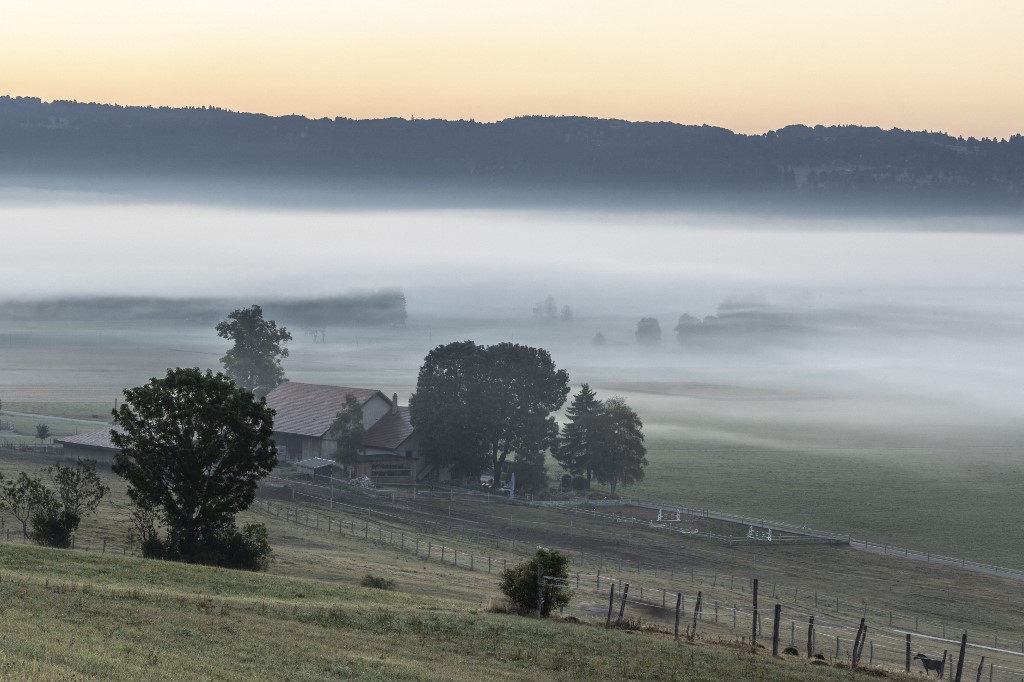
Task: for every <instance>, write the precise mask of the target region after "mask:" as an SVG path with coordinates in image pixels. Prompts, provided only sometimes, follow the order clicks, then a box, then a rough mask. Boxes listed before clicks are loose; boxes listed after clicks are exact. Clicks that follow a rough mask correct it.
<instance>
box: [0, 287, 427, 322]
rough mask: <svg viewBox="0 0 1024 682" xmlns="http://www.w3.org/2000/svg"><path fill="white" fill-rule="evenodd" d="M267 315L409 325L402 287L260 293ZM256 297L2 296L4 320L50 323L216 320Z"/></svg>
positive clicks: (297, 319)
mask: <svg viewBox="0 0 1024 682" xmlns="http://www.w3.org/2000/svg"><path fill="white" fill-rule="evenodd" d="M254 302H255V303H257V304H259V305H260V306H261V307H262V308H263V312H264V315H265V316H266V317H268V318H272V319H276V320H278V321H280V322H282V323H286V324H296V325H302V326H304V327H323V326H326V325H334V324H355V325H377V324H392V325H394V324H404V323H405V320H406V317H407V313H406V307H405V295H404V294H403V293H402V292H401V291H399V290H381V291H376V292H363V293H351V294H347V295H340V296H330V297H321V298H310V299H298V298H295V299H275V298H265V297H264V298H260V299H257V300H255V301H254ZM252 303H253V301H249V300H245V299H241V298H236V299H227V298H224V299H215V298H156V297H144V296H134V297H133V296H78V297H74V298H59V297H53V298H39V299H12V300H6V301H4V300H0V320H5V319H6V320H14V321H21V322H26V321H46V322H75V321H77V322H115V321H116V322H128V321H140V322H142V321H171V320H177V321H180V322H195V323H199V324H213V323H216V322H219V321H220V320H222V319H224V317H225V315H226V314H227V313H228V312H230V311H232V310H234V309H236V308H242V307H245V306H248V305H251V304H252Z"/></svg>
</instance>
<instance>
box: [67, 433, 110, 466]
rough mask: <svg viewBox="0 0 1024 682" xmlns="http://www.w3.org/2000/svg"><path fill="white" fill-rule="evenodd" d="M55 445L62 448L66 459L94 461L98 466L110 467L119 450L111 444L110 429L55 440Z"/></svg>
mask: <svg viewBox="0 0 1024 682" xmlns="http://www.w3.org/2000/svg"><path fill="white" fill-rule="evenodd" d="M53 442H54V443H57V444H59V445H60V446H61V448H62V450H63V452H64V457H65V458H66V459H71V460H77V459H93V460H96V463H97V464H106V465H110V464H113V462H114V455H116V454H117V453H118V448H117V446H115V445H114V444H113V443H111V442H110V429H103V430H102V431H89V432H88V433H80V434H78V435H75V436H64V437H63V438H54V439H53Z"/></svg>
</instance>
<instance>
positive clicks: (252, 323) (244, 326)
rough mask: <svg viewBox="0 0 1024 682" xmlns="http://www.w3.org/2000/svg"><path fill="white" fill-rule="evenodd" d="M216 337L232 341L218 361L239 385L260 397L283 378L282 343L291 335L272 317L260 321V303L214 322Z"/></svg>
mask: <svg viewBox="0 0 1024 682" xmlns="http://www.w3.org/2000/svg"><path fill="white" fill-rule="evenodd" d="M217 336H220V337H221V338H225V339H229V340H231V341H233V342H234V345H233V346H232V347H231V348H230V349H229V350H228V352H227V353H225V355H224V357H222V358H221V359H220V361H221V364H223V365H224V371H225V373H227V375H228V376H229V377H231V378H232V379H234V380H235V383H236V384H238V385H239V386H240V387H242V388H244V389H247V390H249V391H252V392H253V393H254V394H256V395H257V396H263V395H266V394H267V393H269V392H270V390H271V389H272V388H274V387H275V386H277V385H278V384H279V383H281V381H282V380H283V379H284V368H283V367H281V359H282V358H286V357H288V348H287V347H286V346H285V343H286V342H288V341H291V340H292V335H291V334H290V333H288V330H287V329H285V328H284V327H281V328H280V329H279V328H278V326H277V323H276V322H274V321H273V320H264V319H263V309H262V308H261V307H260V306H258V305H253V306H250V307H248V308H241V309H239V310H235V311H234V312H232V313H231V314H230V315H228V319H226V320H224V321H223V322H221V323H220V324H218V325H217Z"/></svg>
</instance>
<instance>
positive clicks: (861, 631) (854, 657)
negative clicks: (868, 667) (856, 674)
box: [850, 618, 867, 668]
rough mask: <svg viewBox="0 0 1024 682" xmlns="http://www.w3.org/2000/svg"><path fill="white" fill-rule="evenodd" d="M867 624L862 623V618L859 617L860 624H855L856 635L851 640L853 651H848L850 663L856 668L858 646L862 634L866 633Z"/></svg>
mask: <svg viewBox="0 0 1024 682" xmlns="http://www.w3.org/2000/svg"><path fill="white" fill-rule="evenodd" d="M866 631H867V626H865V625H864V619H863V618H861V619H860V625H859V626H857V636H856V637H855V638H854V640H853V651H852V652H851V653H850V664H851V665H852V666H853V667H854V668H856V667H857V662H858V661H859V660H860V647H861V643H862V642H863V638H864V635H865V634H867V632H866Z"/></svg>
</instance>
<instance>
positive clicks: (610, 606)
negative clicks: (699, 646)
mask: <svg viewBox="0 0 1024 682" xmlns="http://www.w3.org/2000/svg"><path fill="white" fill-rule="evenodd" d="M613 608H615V583H614V582H613V583H612V587H611V589H610V590H608V617H607V618H606V619H605V621H604V626H605V627H608V626H609V625H611V624H612V609H613ZM678 623H679V619H678V618H677V619H676V639H679V625H678Z"/></svg>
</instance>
